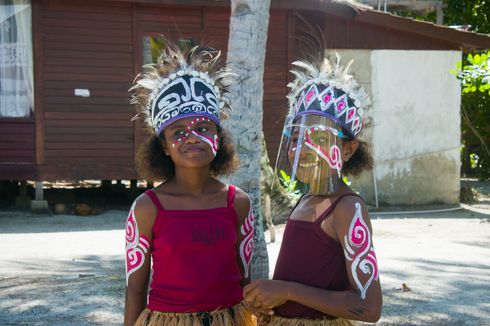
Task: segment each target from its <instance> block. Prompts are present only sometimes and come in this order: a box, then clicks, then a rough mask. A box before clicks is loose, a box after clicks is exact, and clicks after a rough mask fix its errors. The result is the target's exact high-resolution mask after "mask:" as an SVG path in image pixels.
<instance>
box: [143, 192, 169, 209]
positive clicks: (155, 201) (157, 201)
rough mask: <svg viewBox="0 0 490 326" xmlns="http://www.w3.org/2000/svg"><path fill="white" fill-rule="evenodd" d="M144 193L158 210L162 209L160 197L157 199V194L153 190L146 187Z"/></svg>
mask: <svg viewBox="0 0 490 326" xmlns="http://www.w3.org/2000/svg"><path fill="white" fill-rule="evenodd" d="M145 195H147V196H148V197H150V199H151V201H152V202H153V204H154V205H155V207H156V208H157V210H158V212H160V211H163V210H164V208H163V205H162V203H161V202H160V199H158V197H157V195H156V194H155V192H154V191H153V190H151V189H148V190H147V191H145Z"/></svg>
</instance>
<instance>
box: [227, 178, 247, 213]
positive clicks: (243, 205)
mask: <svg viewBox="0 0 490 326" xmlns="http://www.w3.org/2000/svg"><path fill="white" fill-rule="evenodd" d="M230 187H234V188H235V198H234V205H235V210H236V212H237V215H238V216H239V217H241V218H245V217H247V215H248V213H249V211H250V208H251V207H252V199H251V198H250V196H249V195H248V194H247V193H246V192H245V191H243V190H242V189H240V188H239V187H236V186H233V185H230Z"/></svg>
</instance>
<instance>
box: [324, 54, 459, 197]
mask: <svg viewBox="0 0 490 326" xmlns="http://www.w3.org/2000/svg"><path fill="white" fill-rule="evenodd" d="M333 52H335V50H334V51H332V53H333ZM336 52H338V53H339V54H341V56H342V62H344V63H347V62H348V61H349V60H350V59H354V60H355V61H354V64H353V66H352V68H351V71H352V73H353V74H354V76H355V78H356V80H358V82H359V83H360V84H361V85H362V86H363V87H364V88H365V89H366V91H367V92H368V94H370V96H371V100H372V102H373V107H372V109H371V115H372V127H370V128H367V129H366V130H365V132H363V135H362V139H364V140H366V141H367V142H369V143H371V146H372V154H373V158H374V165H375V168H374V171H373V172H374V175H373V172H366V173H363V174H362V175H361V176H360V177H358V178H352V181H353V185H354V187H355V188H356V189H357V190H359V191H360V192H361V194H362V195H363V196H364V197H365V199H366V200H367V201H368V202H370V203H371V204H374V203H375V188H374V176H375V177H376V183H377V195H378V201H379V203H380V205H383V204H389V205H418V204H429V203H445V204H455V203H458V202H459V187H460V186H459V179H460V173H459V171H460V133H461V131H460V130H461V127H460V101H461V95H460V94H461V93H460V86H459V82H458V80H457V79H456V78H455V77H454V76H453V75H451V74H450V72H449V71H450V69H453V68H454V67H455V65H456V62H457V61H458V60H460V58H461V52H460V51H407V50H374V51H371V50H336ZM329 54H331V53H329Z"/></svg>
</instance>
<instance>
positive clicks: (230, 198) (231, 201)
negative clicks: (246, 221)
mask: <svg viewBox="0 0 490 326" xmlns="http://www.w3.org/2000/svg"><path fill="white" fill-rule="evenodd" d="M235 192H236V189H235V186H234V185H228V195H227V197H226V207H228V208H235Z"/></svg>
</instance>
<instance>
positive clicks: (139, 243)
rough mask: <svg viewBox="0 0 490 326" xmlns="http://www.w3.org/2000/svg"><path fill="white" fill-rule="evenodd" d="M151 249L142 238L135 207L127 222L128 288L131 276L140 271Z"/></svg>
mask: <svg viewBox="0 0 490 326" xmlns="http://www.w3.org/2000/svg"><path fill="white" fill-rule="evenodd" d="M149 248H150V241H149V240H148V238H147V237H145V236H144V235H142V236H141V237H140V235H139V230H138V224H137V223H136V219H135V218H134V205H133V207H132V208H131V210H130V211H129V216H128V220H127V221H126V286H127V285H128V280H129V276H130V275H131V274H133V273H134V272H136V271H137V270H138V269H140V267H141V266H143V263H144V262H145V254H146V253H147V252H148V250H149Z"/></svg>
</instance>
